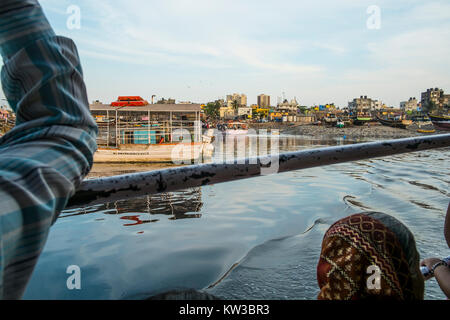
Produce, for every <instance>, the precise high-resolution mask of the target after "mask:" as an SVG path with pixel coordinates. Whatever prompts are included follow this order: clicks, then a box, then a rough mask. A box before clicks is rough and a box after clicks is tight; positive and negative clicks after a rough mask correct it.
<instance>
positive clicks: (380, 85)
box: [40, 0, 450, 106]
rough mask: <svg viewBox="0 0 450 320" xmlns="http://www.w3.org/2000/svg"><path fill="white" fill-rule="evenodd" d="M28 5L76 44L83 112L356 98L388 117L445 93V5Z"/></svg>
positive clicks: (98, 0)
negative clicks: (87, 106) (426, 95)
mask: <svg viewBox="0 0 450 320" xmlns="http://www.w3.org/2000/svg"><path fill="white" fill-rule="evenodd" d="M40 3H41V4H42V6H43V8H44V11H45V13H46V14H47V17H48V19H49V21H50V22H51V24H52V25H53V27H54V29H55V31H56V33H57V34H60V35H64V36H67V37H70V38H72V39H74V41H75V42H76V44H77V46H78V50H79V54H80V57H81V62H82V66H83V70H84V76H85V81H86V85H87V90H88V96H89V99H90V101H93V100H101V101H103V102H105V103H110V102H112V101H114V100H116V98H117V97H118V96H119V95H140V96H142V97H144V98H145V99H147V100H150V99H151V96H152V95H156V96H157V99H158V98H162V97H164V98H169V97H170V98H174V99H176V100H177V102H179V101H193V102H198V103H203V102H208V101H213V100H215V99H218V98H225V96H226V95H227V94H231V93H234V92H238V93H245V94H246V95H247V97H248V103H249V104H253V103H256V99H257V95H258V94H261V93H264V94H269V95H270V96H271V103H272V105H273V104H275V103H276V101H277V97H281V96H283V93H284V95H285V96H286V98H288V99H291V98H293V97H296V98H297V101H299V103H300V104H301V105H316V104H325V103H332V102H334V103H335V104H336V105H337V106H347V104H348V101H351V100H352V99H353V98H355V97H359V96H360V95H367V96H369V97H372V98H374V99H379V100H382V101H383V102H385V103H386V104H387V105H392V106H398V105H399V103H400V101H404V100H408V99H409V97H416V98H418V100H420V93H421V92H423V91H425V90H426V89H427V88H431V87H439V88H442V89H444V90H445V91H446V92H448V91H450V77H449V75H450V59H449V57H450V1H448V0H445V1H423V0H421V1H416V0H396V1H392V0H389V1H382V0H380V1H374V0H370V1H364V0H361V1H358V0H340V1H335V0H316V1H310V0H308V1H306V0H275V1H273V0H267V1H265V0H227V1H223V0H209V1H207V0H192V1H188V0H160V1H152V0H150V1H149V0H146V1H143V0H142V1H141V0H95V1H92V0H79V1H75V0H70V1H66V0H41V1H40ZM74 6H75V7H74ZM73 8H75V9H76V10H75V11H73ZM78 9H79V13H80V14H79V15H77V14H76V11H77V10H78ZM378 13H379V14H378ZM78 18H79V19H78ZM78 21H79V25H78Z"/></svg>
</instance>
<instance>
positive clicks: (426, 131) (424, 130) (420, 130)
mask: <svg viewBox="0 0 450 320" xmlns="http://www.w3.org/2000/svg"><path fill="white" fill-rule="evenodd" d="M417 132H420V133H435V132H436V130H434V129H433V130H426V129H417Z"/></svg>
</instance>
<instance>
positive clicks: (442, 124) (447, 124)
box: [428, 114, 450, 131]
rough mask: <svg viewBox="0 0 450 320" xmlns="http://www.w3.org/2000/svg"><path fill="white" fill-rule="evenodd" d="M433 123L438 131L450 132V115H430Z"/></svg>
mask: <svg viewBox="0 0 450 320" xmlns="http://www.w3.org/2000/svg"><path fill="white" fill-rule="evenodd" d="M428 116H429V117H430V120H431V122H432V123H433V125H434V126H435V127H436V128H437V129H441V130H447V131H450V116H449V115H441V116H438V115H431V114H429V115H428Z"/></svg>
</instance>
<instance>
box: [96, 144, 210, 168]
mask: <svg viewBox="0 0 450 320" xmlns="http://www.w3.org/2000/svg"><path fill="white" fill-rule="evenodd" d="M121 147H122V148H120V149H98V150H97V152H95V154H94V163H134V162H146V163H157V162H173V163H176V162H182V161H189V160H191V161H195V160H198V159H201V157H202V156H203V157H210V156H212V151H213V146H212V144H210V143H201V142H200V143H171V144H161V145H149V146H146V148H142V149H140V150H138V149H137V148H136V146H135V145H134V147H133V145H129V146H121Z"/></svg>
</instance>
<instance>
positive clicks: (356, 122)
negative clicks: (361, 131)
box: [353, 116, 373, 126]
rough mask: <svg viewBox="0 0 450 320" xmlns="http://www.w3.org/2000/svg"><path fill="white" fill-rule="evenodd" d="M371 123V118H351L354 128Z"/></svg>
mask: <svg viewBox="0 0 450 320" xmlns="http://www.w3.org/2000/svg"><path fill="white" fill-rule="evenodd" d="M371 121H373V119H372V118H371V117H365V116H359V117H355V118H353V124H354V125H356V126H362V125H364V124H366V123H369V122H371Z"/></svg>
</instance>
